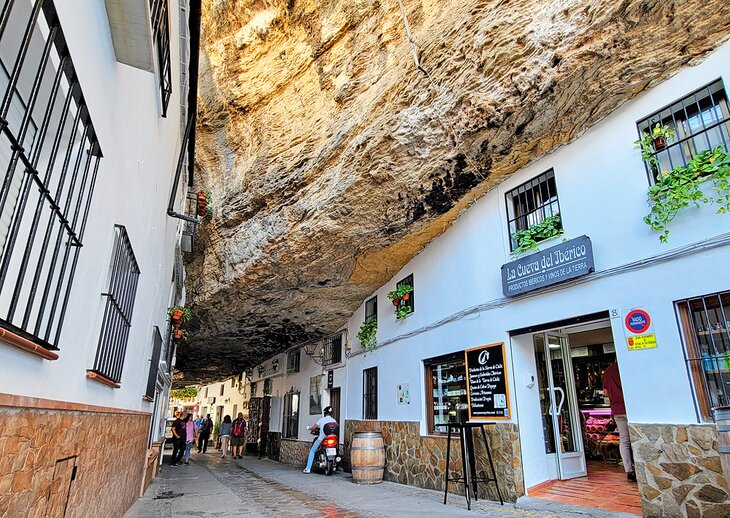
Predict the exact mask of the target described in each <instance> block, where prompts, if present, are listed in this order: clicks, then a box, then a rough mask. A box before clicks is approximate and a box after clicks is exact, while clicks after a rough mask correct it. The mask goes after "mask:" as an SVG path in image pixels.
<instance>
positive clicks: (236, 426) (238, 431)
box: [231, 419, 243, 437]
mask: <svg viewBox="0 0 730 518" xmlns="http://www.w3.org/2000/svg"><path fill="white" fill-rule="evenodd" d="M231 435H235V436H236V437H238V436H239V435H243V419H236V420H235V421H234V422H233V432H232V433H231Z"/></svg>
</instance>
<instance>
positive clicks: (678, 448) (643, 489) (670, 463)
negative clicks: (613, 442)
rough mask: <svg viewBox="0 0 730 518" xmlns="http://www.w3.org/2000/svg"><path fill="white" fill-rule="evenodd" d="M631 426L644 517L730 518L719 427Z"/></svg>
mask: <svg viewBox="0 0 730 518" xmlns="http://www.w3.org/2000/svg"><path fill="white" fill-rule="evenodd" d="M629 427H630V432H631V443H632V447H633V450H634V460H635V463H636V476H637V478H638V482H639V492H640V493H641V503H642V506H643V510H644V516H646V517H662V518H675V517H677V518H680V517H681V518H700V517H704V518H727V517H729V516H730V488H729V487H728V480H727V478H726V476H725V475H724V474H723V469H722V464H721V462H720V453H719V452H718V449H717V430H716V428H715V426H714V425H669V424H666V425H665V424H660V425H657V424H637V423H632V424H631V425H629Z"/></svg>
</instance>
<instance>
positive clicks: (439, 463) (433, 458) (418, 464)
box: [344, 421, 525, 502]
mask: <svg viewBox="0 0 730 518" xmlns="http://www.w3.org/2000/svg"><path fill="white" fill-rule="evenodd" d="M486 428H487V430H488V432H487V433H488V435H489V445H490V447H491V450H492V456H493V458H494V464H495V468H496V470H497V478H498V480H499V488H500V491H501V493H502V497H503V498H504V499H505V500H507V501H510V502H514V501H516V500H517V498H518V497H520V496H522V495H524V494H525V484H524V480H523V478H522V467H521V458H520V457H521V453H520V441H519V433H518V429H517V425H516V424H512V423H504V424H501V423H500V424H496V425H491V424H490V425H489V426H487V427H486ZM364 431H378V432H381V433H382V434H383V441H384V443H385V472H384V475H383V477H384V478H385V480H389V481H392V482H399V483H401V484H408V485H412V486H418V487H423V488H426V489H436V490H439V491H443V490H444V472H445V471H446V438H445V437H441V436H425V437H424V436H421V435H420V423H417V422H398V421H345V448H344V452H345V463H346V466H348V467H349V451H350V444H351V441H352V435H353V433H354V432H364ZM451 446H452V447H451V461H450V466H449V469H450V470H451V472H452V473H451V477H452V478H453V477H457V476H463V474H462V471H461V469H462V468H461V452H460V450H459V442H458V441H456V440H453V439H452V445H451ZM474 448H475V450H476V451H475V453H476V456H477V467H478V468H479V470H478V472H477V474H478V475H480V476H485V475H486V473H485V472H484V471H485V470H488V469H489V468H488V466H489V464H488V462H487V457H486V452H485V450H484V446H483V439H482V437H481V433H480V432H474ZM482 488H483V489H482ZM483 490H484V491H485V493H482V491H483ZM449 492H451V493H458V494H463V492H464V488H463V485H461V484H455V483H453V482H452V483H450V484H449ZM479 495H480V498H487V499H490V500H497V493H496V491H495V488H494V484H491V483H490V484H480V486H479Z"/></svg>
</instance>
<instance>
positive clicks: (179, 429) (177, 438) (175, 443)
mask: <svg viewBox="0 0 730 518" xmlns="http://www.w3.org/2000/svg"><path fill="white" fill-rule="evenodd" d="M187 416H188V414H187V412H180V413H179V414H177V416H176V417H175V420H174V421H173V422H172V460H171V462H170V464H171V465H172V466H179V465H180V461H181V460H182V458H183V455H184V454H185V437H186V433H185V418H186V417H187Z"/></svg>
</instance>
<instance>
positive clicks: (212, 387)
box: [171, 374, 249, 420]
mask: <svg viewBox="0 0 730 518" xmlns="http://www.w3.org/2000/svg"><path fill="white" fill-rule="evenodd" d="M234 383H235V386H234V385H233V384H234ZM221 387H223V395H221ZM206 394H207V396H206ZM248 395H249V390H248V382H247V380H246V375H245V374H244V375H243V377H242V380H241V382H240V384H239V381H238V376H234V377H232V378H228V379H226V380H224V381H219V382H216V383H209V384H207V385H201V386H199V387H198V395H197V397H196V398H195V400H194V403H195V404H196V405H198V412H197V414H198V415H201V416H203V417H205V414H210V417H211V418H212V419H213V420H215V418H216V412H217V409H218V407H219V406H222V407H223V414H222V415H223V416H224V417H225V416H226V415H230V416H231V419H235V418H236V417H237V415H238V412H242V413H243V415H244V417H248V408H244V406H245V405H246V402H247V401H248ZM210 398H215V403H209V401H210ZM172 404H174V401H171V405H172ZM234 406H235V407H236V410H235V412H234V408H233V407H234ZM171 412H172V409H171Z"/></svg>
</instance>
